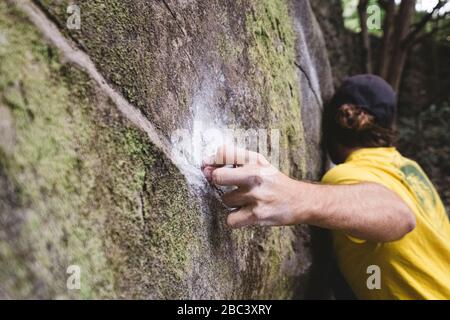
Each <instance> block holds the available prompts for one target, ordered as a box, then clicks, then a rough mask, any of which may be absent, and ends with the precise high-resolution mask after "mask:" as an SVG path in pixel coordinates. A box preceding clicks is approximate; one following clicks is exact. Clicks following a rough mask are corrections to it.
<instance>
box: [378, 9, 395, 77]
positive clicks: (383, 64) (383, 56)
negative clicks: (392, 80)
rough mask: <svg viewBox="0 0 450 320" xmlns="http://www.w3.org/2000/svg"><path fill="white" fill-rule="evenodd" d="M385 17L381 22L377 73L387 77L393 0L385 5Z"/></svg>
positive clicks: (393, 13)
mask: <svg viewBox="0 0 450 320" xmlns="http://www.w3.org/2000/svg"><path fill="white" fill-rule="evenodd" d="M385 11H386V14H385V17H384V23H383V36H382V39H381V49H380V54H379V57H380V60H379V70H378V74H379V75H380V76H381V77H382V78H384V79H387V76H388V70H389V68H388V67H389V63H390V60H391V59H390V58H391V55H392V53H391V49H392V48H391V46H392V31H393V26H394V18H395V1H394V0H388V2H387V5H386V7H385Z"/></svg>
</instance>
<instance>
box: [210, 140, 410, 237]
mask: <svg viewBox="0 0 450 320" xmlns="http://www.w3.org/2000/svg"><path fill="white" fill-rule="evenodd" d="M226 165H233V168H230V167H226ZM203 173H204V174H205V176H206V178H207V179H208V180H209V181H211V182H212V183H214V184H216V185H220V186H237V189H235V190H233V191H231V192H228V193H225V194H224V196H223V201H224V202H225V204H226V205H227V206H229V207H232V208H234V207H236V208H238V209H237V210H236V211H235V212H233V213H231V214H230V215H229V216H228V218H227V222H228V224H229V225H230V226H231V227H233V228H238V227H244V226H249V225H269V226H281V225H292V224H301V223H305V224H311V225H315V226H319V227H322V228H328V229H334V230H340V231H342V232H344V233H346V234H348V235H351V236H353V237H356V238H359V239H363V240H369V241H372V242H388V241H394V240H398V239H401V238H402V237H403V236H405V235H406V234H407V233H408V232H410V231H411V230H413V229H414V227H415V217H414V214H413V213H412V211H411V209H410V208H409V207H408V206H407V205H406V204H405V203H404V202H403V200H402V199H400V197H399V196H397V194H395V193H394V192H393V191H391V190H389V189H387V188H386V187H384V186H382V185H380V184H377V183H357V184H352V185H322V184H312V183H306V182H302V181H296V180H293V179H291V178H289V177H287V176H286V175H284V174H282V173H281V172H279V171H278V170H277V169H276V168H275V167H273V166H272V165H271V164H270V163H269V162H268V161H267V160H266V159H265V158H264V157H263V156H262V155H260V154H258V153H255V152H251V151H247V150H243V149H238V148H235V147H232V146H231V147H228V148H227V147H226V146H224V147H222V148H220V150H219V151H218V152H217V154H216V155H215V156H214V157H212V158H211V159H207V160H205V161H204V167H203Z"/></svg>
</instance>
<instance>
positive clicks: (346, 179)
mask: <svg viewBox="0 0 450 320" xmlns="http://www.w3.org/2000/svg"><path fill="white" fill-rule="evenodd" d="M322 182H323V183H326V184H356V183H363V182H372V183H379V184H382V185H383V183H381V179H380V178H379V177H377V176H376V175H375V174H373V173H372V172H370V171H368V170H367V169H361V168H359V167H356V166H353V165H351V164H345V163H344V164H340V165H337V166H336V167H334V168H332V169H330V170H329V171H328V172H327V173H326V174H325V175H324V176H323V178H322ZM335 234H336V235H338V234H340V235H343V236H344V237H346V238H347V239H348V240H350V241H351V242H353V243H365V242H366V240H363V239H359V238H356V237H353V236H351V235H349V234H346V233H342V232H335Z"/></svg>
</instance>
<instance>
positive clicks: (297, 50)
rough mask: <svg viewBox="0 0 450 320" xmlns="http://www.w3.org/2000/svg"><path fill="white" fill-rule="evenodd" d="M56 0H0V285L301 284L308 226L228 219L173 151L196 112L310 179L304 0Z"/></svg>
mask: <svg viewBox="0 0 450 320" xmlns="http://www.w3.org/2000/svg"><path fill="white" fill-rule="evenodd" d="M70 2H71V1H70ZM68 5H69V1H64V0H59V1H56V0H36V1H28V0H27V1H25V0H23V1H22V0H18V1H12V0H11V1H7V2H6V3H5V2H1V3H0V98H1V99H0V116H1V117H0V133H1V135H0V297H1V298H116V297H118V298H223V299H229V298H275V299H280V298H307V297H309V296H311V292H312V291H314V290H316V291H317V287H318V286H320V285H321V284H320V283H319V282H317V281H316V280H315V277H313V276H312V274H313V273H316V274H317V273H318V272H319V273H320V268H321V266H320V265H319V264H317V263H316V262H315V261H314V259H313V257H314V256H315V255H314V237H312V236H311V231H310V229H309V228H308V227H307V226H298V227H289V228H287V227H286V228H284V227H283V228H261V227H255V228H249V229H246V230H233V231H231V230H229V229H228V228H227V227H226V225H225V219H224V218H225V216H226V210H225V208H224V206H223V205H222V204H221V203H220V201H219V200H218V197H217V194H216V192H215V191H214V190H213V189H212V188H211V187H209V186H208V185H207V184H206V183H205V181H203V180H202V178H201V175H200V174H199V168H198V163H197V162H196V161H192V159H191V158H186V159H184V158H183V159H182V160H183V161H180V159H178V158H177V156H176V155H174V153H173V152H172V151H173V147H174V145H176V144H177V143H178V142H177V141H176V140H174V139H173V137H174V133H177V132H182V133H183V134H182V138H183V137H184V138H186V137H188V138H192V137H193V136H195V132H196V130H197V131H198V130H199V129H198V126H200V127H207V126H214V127H220V128H243V129H244V130H246V129H264V130H267V132H272V131H271V130H273V129H275V130H278V131H277V132H279V134H280V135H279V146H280V157H279V167H280V169H281V170H283V171H284V172H285V173H287V174H289V175H291V176H293V177H297V178H308V179H317V178H319V177H320V174H321V173H322V170H323V163H324V157H323V154H322V152H321V148H320V131H321V128H320V123H321V108H322V106H321V105H322V101H323V100H324V99H326V98H327V97H329V95H330V94H331V91H332V89H331V86H332V84H331V83H332V80H331V75H330V68H329V63H328V60H327V55H326V49H325V46H324V41H323V39H322V35H321V31H320V28H319V27H318V25H317V22H316V20H315V17H314V15H313V13H312V11H311V9H310V4H309V2H308V1H306V0H304V1H292V2H290V1H281V0H263V1H259V0H258V1H256V0H253V1H196V0H178V1H175V0H166V1H148V0H135V1H117V0H109V1H106V0H105V1H97V0H95V1H94V0H89V1H88V0H85V1H78V5H79V9H80V17H81V25H80V26H81V28H80V29H69V28H68V27H67V19H68V18H69V17H70V16H71V15H72V14H73V11H69V12H70V13H67V7H68ZM180 130H181V131H180ZM200 131H201V130H200ZM192 141H193V140H192ZM272 142H273V141H272ZM184 160H185V161H184ZM74 268H75V269H74ZM73 270H75V271H73ZM77 270H79V271H80V272H79V273H78V271H77ZM73 272H75V273H73ZM78 275H79V277H78ZM78 279H79V280H80V286H79V288H78V287H77V283H78V282H77V280H78Z"/></svg>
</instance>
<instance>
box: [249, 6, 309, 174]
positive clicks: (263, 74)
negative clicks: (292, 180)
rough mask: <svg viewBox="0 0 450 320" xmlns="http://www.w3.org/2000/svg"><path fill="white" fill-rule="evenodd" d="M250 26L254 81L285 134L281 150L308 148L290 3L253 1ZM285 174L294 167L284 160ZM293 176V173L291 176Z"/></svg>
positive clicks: (303, 165) (302, 166)
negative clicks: (296, 65)
mask: <svg viewBox="0 0 450 320" xmlns="http://www.w3.org/2000/svg"><path fill="white" fill-rule="evenodd" d="M252 4H253V8H252V10H251V12H250V13H249V14H248V17H247V20H246V25H247V30H248V32H249V33H250V35H249V37H250V39H252V40H253V41H252V45H251V47H250V50H249V54H250V58H251V59H252V60H253V62H254V64H255V65H256V68H257V69H258V70H259V72H258V71H257V74H256V76H255V77H254V79H255V81H256V82H257V86H258V87H260V88H261V92H262V94H263V97H264V99H265V101H266V103H267V105H268V106H269V108H270V109H271V113H272V121H271V122H272V127H273V128H275V129H280V131H281V141H280V142H281V146H280V147H281V148H282V149H283V148H286V149H289V150H299V149H303V148H304V144H305V141H304V132H303V127H302V122H301V113H300V110H301V104H300V92H299V90H298V83H299V79H298V75H297V71H296V67H295V65H294V61H295V56H296V49H295V34H294V31H293V25H292V21H291V18H290V14H289V8H288V5H287V4H286V2H284V1H281V0H262V1H253V2H252ZM282 161H283V162H284V163H282V164H281V169H282V170H283V171H288V170H289V169H288V168H289V167H290V166H292V163H289V159H282ZM297 161H299V162H300V163H299V164H297V165H298V167H299V169H300V171H301V172H305V169H306V161H305V158H304V157H302V158H298V159H297ZM290 173H291V174H292V172H290Z"/></svg>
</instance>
